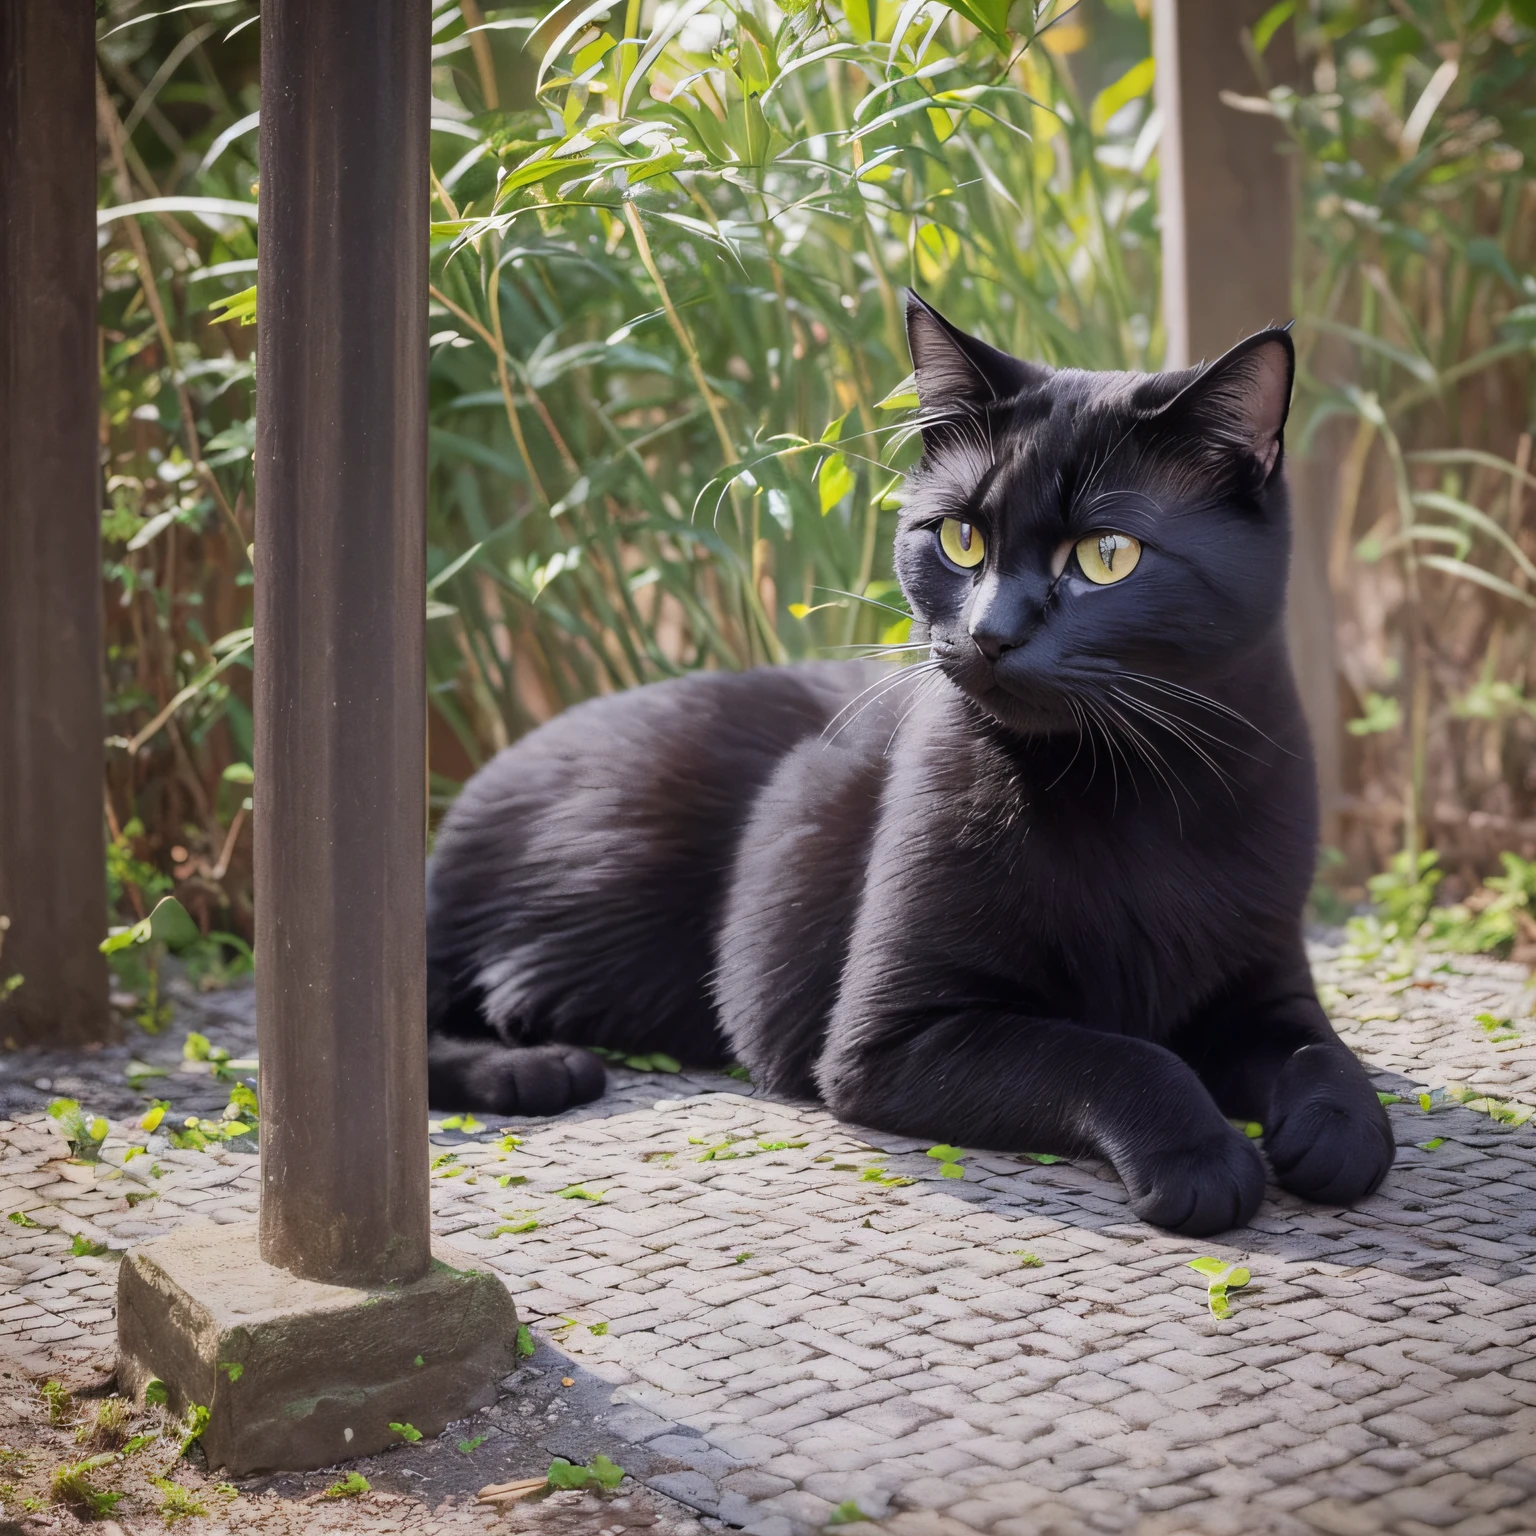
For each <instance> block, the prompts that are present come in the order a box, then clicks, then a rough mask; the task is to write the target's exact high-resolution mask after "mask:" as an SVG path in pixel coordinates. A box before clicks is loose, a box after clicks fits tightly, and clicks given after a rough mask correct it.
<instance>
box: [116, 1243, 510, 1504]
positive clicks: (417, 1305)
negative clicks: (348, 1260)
mask: <svg viewBox="0 0 1536 1536" xmlns="http://www.w3.org/2000/svg"><path fill="white" fill-rule="evenodd" d="M256 1233H257V1229H256V1226H255V1224H254V1223H253V1224H251V1225H240V1226H218V1227H203V1228H199V1229H197V1230H195V1231H191V1232H182V1233H178V1234H176V1235H175V1236H172V1237H167V1238H162V1239H159V1240H158V1241H156V1242H152V1243H146V1244H144V1245H143V1246H142V1247H139V1248H136V1249H134V1250H133V1252H131V1253H130V1254H129V1255H128V1256H127V1257H126V1258H125V1259H124V1260H123V1264H122V1269H121V1272H120V1275H119V1278H118V1288H117V1336H118V1351H119V1354H118V1380H119V1384H120V1388H121V1390H122V1391H123V1393H124V1394H125V1395H126V1394H129V1393H131V1394H132V1395H134V1396H135V1397H139V1396H142V1394H143V1391H144V1387H145V1384H146V1383H147V1382H148V1381H149V1380H150V1379H151V1378H153V1377H159V1378H160V1379H161V1380H162V1381H164V1383H165V1385H166V1388H167V1390H168V1392H169V1395H170V1405H171V1407H172V1408H173V1409H174V1410H175V1411H177V1412H181V1413H184V1412H186V1410H187V1408H188V1406H189V1405H190V1404H192V1403H201V1404H203V1405H204V1406H205V1407H207V1408H208V1409H209V1413H210V1417H209V1420H208V1427H207V1429H206V1430H205V1431H204V1432H203V1439H202V1443H203V1448H204V1450H205V1451H206V1453H207V1456H208V1463H209V1465H210V1466H211V1467H225V1468H228V1470H229V1472H230V1473H231V1474H232V1475H233V1476H237V1477H238V1476H243V1475H245V1474H247V1473H251V1472H260V1471H272V1470H276V1469H284V1470H290V1471H300V1470H305V1469H309V1468H313V1467H325V1466H330V1465H332V1464H333V1463H335V1462H338V1461H344V1460H347V1459H348V1458H350V1457H354V1456H365V1455H371V1454H372V1453H374V1452H376V1451H380V1450H383V1449H384V1448H386V1447H387V1446H390V1445H398V1444H400V1443H401V1436H400V1434H399V1433H398V1432H397V1431H395V1430H392V1429H391V1428H390V1427H389V1426H390V1425H391V1424H392V1423H394V1424H409V1425H414V1427H415V1428H416V1429H418V1430H420V1431H421V1433H422V1434H423V1435H429V1436H430V1435H436V1434H440V1433H441V1432H442V1430H443V1427H444V1426H445V1425H446V1424H448V1423H450V1422H452V1421H453V1420H454V1419H459V1418H463V1417H464V1416H465V1415H466V1414H469V1413H471V1412H473V1411H474V1410H475V1409H477V1408H483V1407H486V1406H487V1405H488V1404H490V1403H491V1402H493V1401H494V1400H495V1397H496V1383H497V1382H498V1381H499V1380H500V1378H502V1377H503V1376H505V1375H507V1374H508V1373H509V1372H510V1371H511V1370H512V1369H513V1368H514V1366H515V1364H516V1355H517V1311H516V1308H515V1307H514V1306H513V1303H512V1298H511V1296H510V1295H509V1294H508V1293H507V1290H506V1287H505V1286H504V1285H503V1284H502V1283H501V1281H500V1280H498V1279H497V1278H496V1276H495V1275H493V1274H491V1273H489V1272H488V1271H486V1270H482V1269H475V1268H472V1267H471V1265H470V1263H469V1261H468V1260H467V1259H466V1258H465V1257H464V1256H463V1255H462V1254H459V1253H457V1252H455V1250H453V1249H452V1248H450V1247H448V1246H447V1245H445V1244H439V1243H434V1244H433V1245H432V1265H431V1268H430V1269H429V1270H428V1271H427V1273H426V1274H425V1275H424V1276H423V1277H422V1278H421V1279H420V1280H417V1281H415V1282H413V1283H411V1284H409V1285H399V1286H384V1287H380V1288H377V1289H358V1288H354V1287H351V1286H341V1285H326V1284H323V1283H321V1282H319V1281H314V1280H302V1279H299V1278H297V1277H295V1276H293V1275H291V1274H289V1273H288V1272H287V1271H286V1270H281V1269H277V1268H275V1267H274V1266H273V1265H271V1264H267V1263H265V1262H264V1261H263V1260H262V1258H261V1257H260V1254H259V1253H258V1251H257V1235H256Z"/></svg>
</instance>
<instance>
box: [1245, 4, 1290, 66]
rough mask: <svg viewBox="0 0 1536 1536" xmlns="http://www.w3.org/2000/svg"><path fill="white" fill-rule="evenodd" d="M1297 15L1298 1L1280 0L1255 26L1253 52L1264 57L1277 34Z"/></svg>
mask: <svg viewBox="0 0 1536 1536" xmlns="http://www.w3.org/2000/svg"><path fill="white" fill-rule="evenodd" d="M1295 14H1296V0H1280V3H1279V4H1278V5H1272V6H1270V8H1269V9H1268V10H1267V11H1265V12H1264V14H1263V15H1262V16H1260V17H1259V19H1258V20H1257V21H1256V22H1254V24H1253V51H1254V52H1255V53H1257V54H1260V55H1262V54H1263V52H1264V50H1265V49H1266V48H1268V47H1269V45H1270V43H1271V42H1272V41H1273V40H1274V36H1275V33H1276V32H1278V31H1279V30H1280V28H1281V27H1283V26H1284V25H1285V23H1286V22H1287V21H1289V20H1290V19H1291V17H1292V16H1294V15H1295Z"/></svg>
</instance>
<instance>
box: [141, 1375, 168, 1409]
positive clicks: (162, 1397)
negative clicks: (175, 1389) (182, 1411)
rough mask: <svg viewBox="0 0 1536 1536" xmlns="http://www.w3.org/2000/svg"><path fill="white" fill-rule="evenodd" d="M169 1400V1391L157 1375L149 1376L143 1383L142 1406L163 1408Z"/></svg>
mask: <svg viewBox="0 0 1536 1536" xmlns="http://www.w3.org/2000/svg"><path fill="white" fill-rule="evenodd" d="M170 1400H171V1395H170V1392H169V1391H168V1390H167V1388H166V1385H165V1383H164V1382H163V1381H161V1380H160V1378H159V1377H158V1376H151V1377H150V1378H149V1380H148V1381H146V1382H145V1383H144V1406H145V1407H146V1408H163V1407H164V1406H165V1405H166V1403H168V1402H169V1401H170Z"/></svg>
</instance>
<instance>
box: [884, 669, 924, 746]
mask: <svg viewBox="0 0 1536 1536" xmlns="http://www.w3.org/2000/svg"><path fill="white" fill-rule="evenodd" d="M934 675H935V674H934V673H932V672H929V673H927V674H926V675H925V676H923V677H921V678H919V679H918V684H917V687H916V688H914V689H913V690H912V702H911V703H910V704H908V705H907V707H906V708H905V709H904V710H902V712H901V716H900V718H899V719H898V720H897V721H896V724H895V725H894V726H893V727H892V728H891V736H890V740H889V741H887V742H886V744H885V750H884V751H883V752H882V753H881V754H880V755H881V756H882V757H889V756H890V755H891V747H892V745H893V744H894V743H895V741H896V734H897V732H898V731H900V730H901V728H902V726H903V725H904V724H905V723H906V718H907V716H908V715H910V714H911V713H912V711H913V710H914V709H916V708H917V706H918V705H919V704H920V703H921V702H922V698H923V686H924V684H925V683H929V682H931V681H932V680H933V677H934Z"/></svg>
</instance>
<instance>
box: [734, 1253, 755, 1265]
mask: <svg viewBox="0 0 1536 1536" xmlns="http://www.w3.org/2000/svg"><path fill="white" fill-rule="evenodd" d="M751 1257H752V1255H751V1254H750V1253H738V1254H737V1255H736V1257H735V1258H734V1259H733V1260H732V1261H731V1262H732V1263H734V1264H745V1263H746V1262H747V1260H748V1259H750V1258H751Z"/></svg>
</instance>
